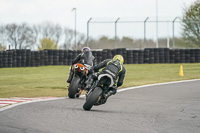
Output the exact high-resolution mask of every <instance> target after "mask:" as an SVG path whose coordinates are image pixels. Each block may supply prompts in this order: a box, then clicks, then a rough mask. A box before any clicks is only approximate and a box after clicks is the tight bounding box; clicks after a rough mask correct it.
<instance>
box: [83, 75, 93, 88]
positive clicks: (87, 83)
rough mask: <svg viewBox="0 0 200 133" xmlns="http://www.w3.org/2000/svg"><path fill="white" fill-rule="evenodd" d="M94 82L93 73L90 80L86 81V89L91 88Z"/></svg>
mask: <svg viewBox="0 0 200 133" xmlns="http://www.w3.org/2000/svg"><path fill="white" fill-rule="evenodd" d="M92 82H93V75H92V74H91V75H90V76H89V78H88V80H87V81H86V82H85V84H86V87H85V88H86V90H89V89H90V88H91V85H92Z"/></svg>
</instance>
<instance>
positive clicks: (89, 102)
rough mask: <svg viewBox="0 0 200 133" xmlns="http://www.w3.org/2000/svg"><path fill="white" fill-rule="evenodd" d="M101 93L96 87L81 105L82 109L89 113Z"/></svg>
mask: <svg viewBox="0 0 200 133" xmlns="http://www.w3.org/2000/svg"><path fill="white" fill-rule="evenodd" d="M101 93H102V89H101V88H100V87H96V88H95V89H94V91H93V92H92V93H91V94H90V95H89V96H88V97H87V100H86V102H85V104H84V105H83V109H84V110H88V111H89V110H90V109H91V108H92V106H93V105H94V104H95V103H96V102H97V100H98V98H99V96H100V95H101Z"/></svg>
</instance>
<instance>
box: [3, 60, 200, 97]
mask: <svg viewBox="0 0 200 133" xmlns="http://www.w3.org/2000/svg"><path fill="white" fill-rule="evenodd" d="M182 65H183V72H184V76H183V77H180V76H179V69H180V64H138V65H125V68H126V76H125V80H124V84H123V86H122V87H120V88H125V87H130V86H138V85H145V84H152V83H161V82H169V81H177V80H185V79H200V63H196V64H182ZM68 74H69V66H45V67H26V68H1V69H0V97H1V98H3V97H43V96H54V97H64V96H67V86H68V84H67V83H66V80H67V78H68Z"/></svg>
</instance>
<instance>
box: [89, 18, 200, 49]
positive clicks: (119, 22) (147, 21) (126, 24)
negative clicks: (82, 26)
mask: <svg viewBox="0 0 200 133" xmlns="http://www.w3.org/2000/svg"><path fill="white" fill-rule="evenodd" d="M191 23H199V21H198V22H196V21H195V22H193V21H191ZM123 30H124V31H123ZM106 32H108V33H109V34H107V35H108V36H110V35H111V38H113V39H114V44H111V45H112V46H113V47H114V48H122V47H123V46H124V44H120V41H119V38H120V37H123V36H128V37H130V38H133V39H135V40H140V42H137V43H139V44H138V45H136V46H135V47H134V46H133V45H134V43H135V42H133V45H132V46H124V47H125V48H141V49H142V48H180V47H181V46H178V45H176V43H177V42H176V38H180V37H181V34H182V32H183V26H182V21H181V18H180V17H174V18H168V19H165V18H160V19H159V20H156V19H155V18H153V17H143V18H135V19H134V18H129V19H124V18H115V19H111V20H106V19H101V18H98V19H97V18H90V19H89V20H88V21H87V46H91V45H93V44H92V42H90V39H91V38H92V37H95V36H97V37H99V36H104V35H106ZM100 33H102V34H100ZM163 39H165V41H163ZM149 40H152V41H151V43H148V41H149ZM135 44H136V43H135Z"/></svg>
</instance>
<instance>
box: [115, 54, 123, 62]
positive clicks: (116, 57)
mask: <svg viewBox="0 0 200 133" xmlns="http://www.w3.org/2000/svg"><path fill="white" fill-rule="evenodd" d="M117 60H118V61H119V62H120V63H121V64H123V63H124V58H123V57H122V56H121V55H115V56H114V57H113V61H117Z"/></svg>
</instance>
